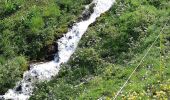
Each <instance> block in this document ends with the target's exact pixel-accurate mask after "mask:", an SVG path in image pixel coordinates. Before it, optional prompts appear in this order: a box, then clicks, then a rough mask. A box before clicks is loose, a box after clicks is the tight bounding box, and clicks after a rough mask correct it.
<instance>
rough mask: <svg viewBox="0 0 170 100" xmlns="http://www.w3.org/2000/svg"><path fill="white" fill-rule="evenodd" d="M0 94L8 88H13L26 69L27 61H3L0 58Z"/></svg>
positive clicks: (17, 58) (3, 59)
mask: <svg viewBox="0 0 170 100" xmlns="http://www.w3.org/2000/svg"><path fill="white" fill-rule="evenodd" d="M0 69H1V70H0V84H1V85H0V94H3V93H5V92H6V91H7V90H8V89H9V88H13V87H14V86H15V84H16V82H18V81H19V80H20V79H21V77H22V75H23V72H24V71H25V70H27V69H28V65H27V61H26V59H25V58H24V57H15V58H13V59H8V60H7V59H5V58H3V57H0Z"/></svg>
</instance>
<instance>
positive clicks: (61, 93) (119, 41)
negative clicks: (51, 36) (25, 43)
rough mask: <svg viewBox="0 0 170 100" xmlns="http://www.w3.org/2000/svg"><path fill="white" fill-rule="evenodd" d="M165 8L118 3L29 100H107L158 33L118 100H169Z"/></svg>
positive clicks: (131, 0)
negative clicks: (58, 72) (52, 76)
mask: <svg viewBox="0 0 170 100" xmlns="http://www.w3.org/2000/svg"><path fill="white" fill-rule="evenodd" d="M169 7H170V2H169V1H168V0H162V1H158V0H157V1H153V0H138V1H137V0H117V3H116V4H115V5H114V7H113V8H112V9H111V10H110V11H109V12H108V13H107V14H104V15H103V16H102V17H101V18H99V19H98V21H97V22H96V23H95V24H93V25H92V26H91V27H90V28H89V29H88V32H87V33H86V34H85V35H84V36H83V39H82V40H81V42H80V44H79V48H78V49H77V51H76V53H75V54H74V56H72V58H71V60H70V61H69V63H67V64H65V65H63V66H62V69H61V71H60V74H59V76H57V77H56V78H55V79H54V80H53V81H51V82H45V83H43V84H41V85H39V86H38V87H37V88H36V89H35V92H34V95H33V97H32V98H31V99H32V100H39V99H44V98H45V99H49V100H53V99H61V100H67V99H71V100H72V99H73V100H75V99H76V100H95V99H99V98H100V99H104V100H105V99H106V100H112V99H113V98H114V97H115V95H116V93H117V92H118V90H119V89H120V88H121V86H122V85H123V84H124V82H125V81H126V80H127V79H128V77H129V75H130V74H131V73H132V71H133V70H134V69H135V68H136V66H137V65H138V64H139V62H140V60H141V59H142V57H143V56H144V55H145V54H146V53H147V51H148V49H149V48H150V46H151V45H152V43H153V42H154V41H155V39H156V38H157V37H158V36H159V34H160V36H159V38H158V40H157V41H156V42H155V44H154V45H153V47H152V48H151V50H150V51H149V53H148V54H147V56H146V57H145V59H144V60H143V62H142V63H141V65H140V66H139V67H138V69H137V71H136V72H135V73H134V74H133V76H132V78H131V79H130V81H128V84H127V85H126V86H125V88H123V90H122V92H121V93H120V95H119V96H118V98H117V99H120V100H121V99H125V100H127V99H129V100H136V99H137V100H138V99H139V100H140V99H141V100H145V99H158V100H159V99H162V100H167V99H169V97H170V67H169V66H170V52H169V50H170V41H169V36H170V35H169V32H170V31H169V27H170V24H169V23H170V19H169V18H170V9H169Z"/></svg>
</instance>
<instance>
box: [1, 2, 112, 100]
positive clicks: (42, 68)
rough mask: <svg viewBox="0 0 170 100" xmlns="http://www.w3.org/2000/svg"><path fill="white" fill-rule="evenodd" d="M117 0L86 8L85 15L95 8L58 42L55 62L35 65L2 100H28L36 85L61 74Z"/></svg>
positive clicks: (93, 3)
mask: <svg viewBox="0 0 170 100" xmlns="http://www.w3.org/2000/svg"><path fill="white" fill-rule="evenodd" d="M114 2H115V0H93V1H92V3H90V4H89V5H87V6H86V9H85V11H84V14H86V13H87V12H88V11H89V12H90V8H91V6H92V5H94V6H93V12H91V13H90V14H89V16H88V18H87V19H85V20H82V21H80V22H77V23H75V24H74V25H73V26H72V28H71V29H69V30H68V32H67V33H66V34H65V35H64V36H63V37H62V38H61V39H59V40H58V41H57V43H58V52H57V53H56V54H55V57H54V60H53V61H50V62H46V63H42V64H34V65H31V66H30V70H29V71H26V72H25V73H24V75H23V79H22V80H21V81H20V82H18V83H17V84H16V86H15V87H14V88H13V89H9V90H8V91H7V93H5V95H3V96H0V98H2V99H12V100H28V99H29V97H30V96H31V95H32V93H33V89H34V87H35V84H37V83H39V82H43V81H49V80H51V79H52V77H54V76H56V75H57V74H58V72H59V69H60V66H61V64H63V63H66V62H67V61H68V60H69V58H70V56H71V55H72V54H73V53H74V51H75V50H76V47H77V45H78V42H79V41H80V39H81V37H82V35H83V34H84V33H85V32H86V30H87V28H88V26H89V25H90V24H91V23H93V22H95V20H96V18H97V17H99V16H100V15H101V14H102V13H104V12H106V11H107V10H109V9H110V8H111V6H112V5H113V3H114Z"/></svg>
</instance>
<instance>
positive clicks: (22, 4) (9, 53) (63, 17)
mask: <svg viewBox="0 0 170 100" xmlns="http://www.w3.org/2000/svg"><path fill="white" fill-rule="evenodd" d="M89 2H90V0H74V1H72V0H62V1H61V0H1V1H0V70H1V71H0V84H1V86H0V93H1V94H2V93H4V92H5V91H6V90H7V89H9V88H12V87H13V86H14V85H15V83H16V81H18V80H19V79H20V78H21V77H22V74H23V71H25V70H27V69H28V68H27V67H28V63H29V62H32V61H45V60H50V59H53V56H54V55H53V54H54V53H55V52H57V49H55V48H57V47H56V45H57V44H56V42H55V41H56V40H57V39H58V38H60V37H61V36H62V34H63V33H65V32H67V29H68V28H69V26H70V24H71V23H72V22H73V21H74V20H76V19H77V18H78V17H79V16H80V15H81V12H82V10H83V9H84V5H86V4H88V3H89ZM25 64H26V65H25ZM23 65H24V66H23ZM21 69H24V70H21ZM7 78H8V79H7ZM11 81H12V84H11Z"/></svg>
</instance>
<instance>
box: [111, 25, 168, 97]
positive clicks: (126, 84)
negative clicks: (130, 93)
mask: <svg viewBox="0 0 170 100" xmlns="http://www.w3.org/2000/svg"><path fill="white" fill-rule="evenodd" d="M165 26H166V23H165V25H164V26H163V28H162V30H161V32H160V33H159V35H158V36H157V37H156V39H155V41H154V42H153V43H152V45H151V46H150V47H149V49H148V51H147V52H146V53H145V55H144V56H143V58H142V59H141V61H140V62H139V64H138V65H137V66H136V68H135V69H134V70H133V72H132V73H131V74H130V76H129V77H128V79H127V80H126V81H125V83H124V84H123V86H122V87H121V88H120V90H119V91H118V92H117V94H116V95H115V97H114V98H113V100H116V98H117V97H118V95H119V94H120V92H121V91H122V90H123V88H124V87H125V86H126V85H127V83H128V81H129V80H130V79H131V77H132V75H133V74H134V73H135V72H136V70H137V69H138V67H139V66H140V65H141V63H142V62H143V60H144V58H145V57H146V56H147V54H148V53H149V51H150V50H151V48H152V47H153V45H154V44H155V43H156V41H157V40H158V38H159V37H160V35H161V34H162V32H163V30H164V28H165Z"/></svg>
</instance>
